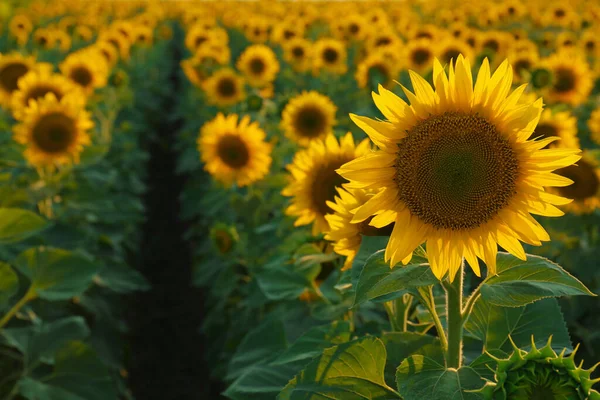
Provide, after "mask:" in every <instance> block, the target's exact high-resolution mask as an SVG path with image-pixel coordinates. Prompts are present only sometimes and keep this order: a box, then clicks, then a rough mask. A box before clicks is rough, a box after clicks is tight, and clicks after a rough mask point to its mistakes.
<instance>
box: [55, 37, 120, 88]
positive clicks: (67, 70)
mask: <svg viewBox="0 0 600 400" xmlns="http://www.w3.org/2000/svg"><path fill="white" fill-rule="evenodd" d="M59 68H60V71H61V72H62V73H63V75H65V76H66V77H68V78H69V79H71V80H72V81H73V82H75V83H76V84H78V85H79V86H80V87H81V88H82V89H83V90H84V92H85V93H86V94H88V95H89V94H91V93H93V92H94V89H97V88H102V87H104V86H106V84H107V82H108V73H109V71H108V64H107V63H106V61H105V58H104V57H103V56H102V55H101V54H100V52H99V51H96V50H94V49H93V48H88V49H87V50H80V51H78V52H76V53H71V54H69V56H67V58H65V60H64V61H63V62H62V63H60V65H59Z"/></svg>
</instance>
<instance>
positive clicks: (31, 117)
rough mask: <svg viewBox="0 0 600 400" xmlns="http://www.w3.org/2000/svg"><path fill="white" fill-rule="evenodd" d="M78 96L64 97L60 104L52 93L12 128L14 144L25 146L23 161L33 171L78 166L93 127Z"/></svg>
mask: <svg viewBox="0 0 600 400" xmlns="http://www.w3.org/2000/svg"><path fill="white" fill-rule="evenodd" d="M83 106H84V103H83V102H82V99H81V97H80V96H72V95H67V96H64V97H63V98H62V99H61V100H60V101H59V100H57V98H56V96H54V94H53V93H48V94H47V95H46V96H45V97H44V98H43V99H40V100H38V101H36V102H32V103H31V105H30V106H29V107H28V108H27V109H26V110H25V111H24V115H23V117H22V122H21V123H20V124H18V125H15V126H14V127H13V132H14V136H13V138H14V140H15V141H16V142H18V143H21V144H23V145H25V146H26V148H25V153H24V155H25V158H26V159H27V161H28V162H29V163H30V164H31V165H34V166H36V167H46V166H49V167H53V166H57V165H64V164H68V163H71V162H73V163H78V162H79V155H80V154H81V152H82V151H83V148H84V146H86V145H89V144H90V142H91V140H90V136H89V135H88V130H89V129H91V128H92V127H93V126H94V123H93V122H92V120H91V118H90V114H89V112H87V111H85V109H84V107H83Z"/></svg>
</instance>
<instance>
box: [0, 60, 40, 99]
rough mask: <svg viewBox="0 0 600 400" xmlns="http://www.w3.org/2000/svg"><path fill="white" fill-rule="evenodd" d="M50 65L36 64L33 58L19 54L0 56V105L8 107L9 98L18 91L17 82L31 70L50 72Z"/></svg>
mask: <svg viewBox="0 0 600 400" xmlns="http://www.w3.org/2000/svg"><path fill="white" fill-rule="evenodd" d="M51 68H52V66H51V65H49V64H46V63H37V64H36V62H35V58H34V57H33V56H23V55H21V54H19V53H10V54H0V104H1V105H3V106H5V107H9V106H10V98H11V96H12V94H13V93H14V91H15V90H17V89H18V82H19V79H21V78H22V77H23V76H24V75H25V74H26V73H28V72H29V71H33V70H42V69H46V70H50V69H51Z"/></svg>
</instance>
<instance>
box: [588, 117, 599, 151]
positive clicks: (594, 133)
mask: <svg viewBox="0 0 600 400" xmlns="http://www.w3.org/2000/svg"><path fill="white" fill-rule="evenodd" d="M587 126H588V128H590V137H591V139H592V140H593V141H594V143H596V144H597V145H600V108H596V109H595V110H594V111H592V114H591V115H590V119H589V120H588V122H587Z"/></svg>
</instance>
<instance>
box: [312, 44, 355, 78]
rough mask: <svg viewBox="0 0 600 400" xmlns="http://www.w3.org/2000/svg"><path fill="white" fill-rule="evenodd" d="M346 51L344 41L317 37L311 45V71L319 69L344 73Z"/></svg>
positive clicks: (314, 71)
mask: <svg viewBox="0 0 600 400" xmlns="http://www.w3.org/2000/svg"><path fill="white" fill-rule="evenodd" d="M347 57H348V55H347V51H346V46H345V44H344V42H342V41H339V40H336V39H330V38H325V39H319V40H317V41H316V42H315V44H314V47H313V73H315V74H316V73H318V72H319V71H321V70H325V71H329V72H332V73H334V74H340V75H341V74H345V73H346V71H347V70H348V66H347V65H346V59H347Z"/></svg>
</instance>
